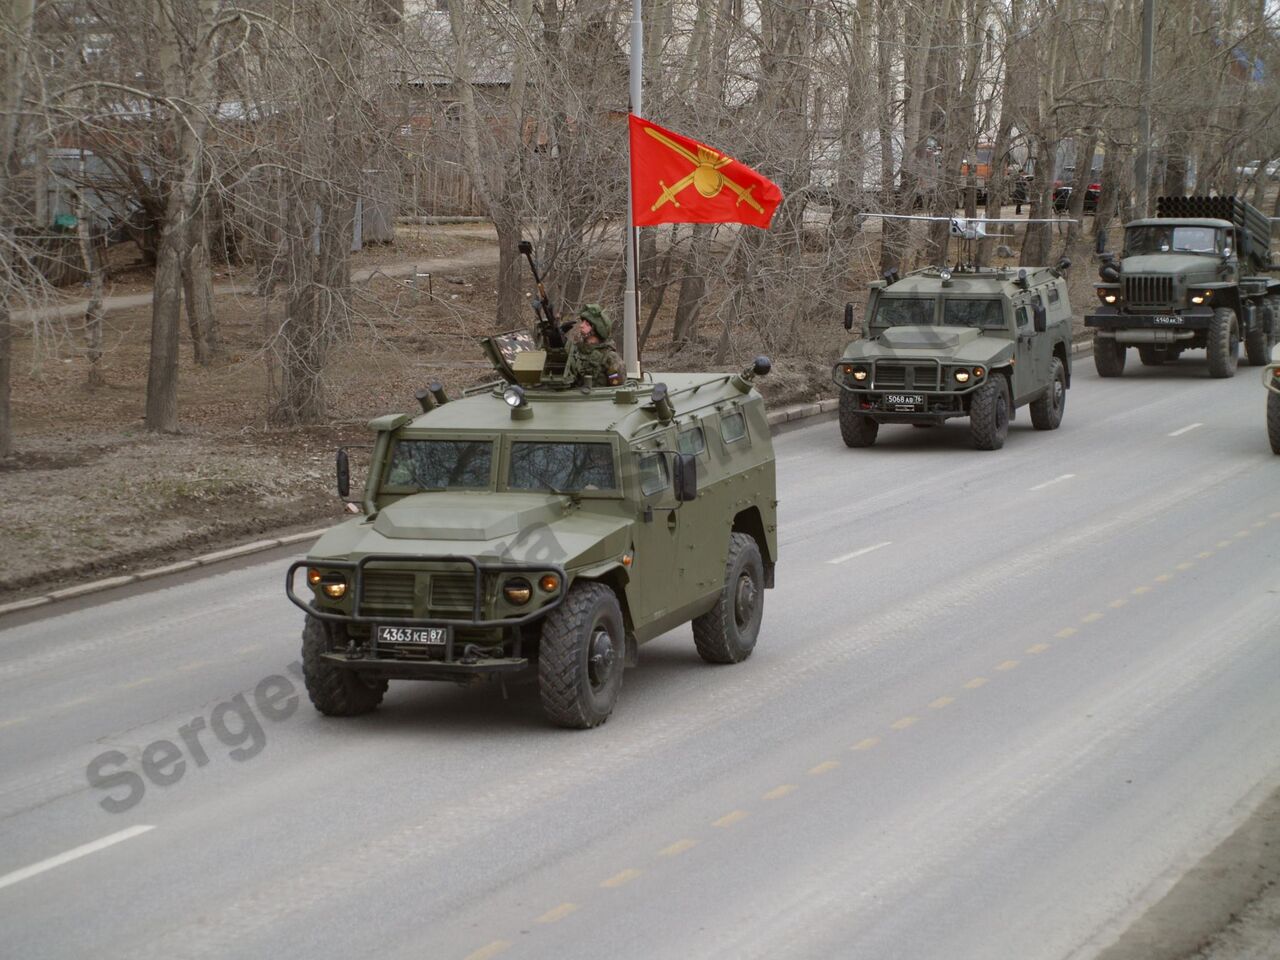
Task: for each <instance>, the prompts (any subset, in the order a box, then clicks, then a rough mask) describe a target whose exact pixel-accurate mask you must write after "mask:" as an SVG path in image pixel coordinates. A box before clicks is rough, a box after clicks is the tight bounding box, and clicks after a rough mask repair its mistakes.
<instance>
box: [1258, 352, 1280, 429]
mask: <svg viewBox="0 0 1280 960" xmlns="http://www.w3.org/2000/svg"><path fill="white" fill-rule="evenodd" d="M1262 382H1263V384H1265V385H1266V388H1267V439H1268V440H1269V441H1271V452H1272V453H1275V454H1280V345H1277V346H1274V347H1272V348H1271V362H1270V363H1269V364H1267V366H1266V368H1265V369H1264V370H1263V371H1262Z"/></svg>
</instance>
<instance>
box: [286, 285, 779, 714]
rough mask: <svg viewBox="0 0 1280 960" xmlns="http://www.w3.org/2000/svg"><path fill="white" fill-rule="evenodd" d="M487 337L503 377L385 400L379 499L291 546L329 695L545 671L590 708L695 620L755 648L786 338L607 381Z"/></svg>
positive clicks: (541, 351)
mask: <svg viewBox="0 0 1280 960" xmlns="http://www.w3.org/2000/svg"><path fill="white" fill-rule="evenodd" d="M539 285H540V286H541V284H539ZM544 297H545V295H544ZM550 315H551V311H550V309H549V307H548V310H547V318H549V317H550ZM547 318H544V319H547ZM549 337H550V334H548V338H549ZM484 347H485V350H486V352H487V353H488V354H489V357H490V360H491V361H492V362H493V363H494V366H495V368H496V369H497V371H498V374H499V377H498V379H497V380H495V381H493V382H490V383H487V384H483V385H480V386H477V387H475V388H474V389H471V390H468V391H466V392H465V393H464V394H463V396H461V397H459V398H456V399H450V398H449V397H448V395H447V394H446V392H445V391H444V390H443V389H442V388H441V387H440V386H439V385H438V384H437V385H433V387H432V388H431V389H429V390H422V391H419V393H418V399H419V403H420V404H421V406H422V411H421V412H420V413H417V414H416V415H410V414H392V415H387V416H383V417H379V418H377V419H375V420H373V421H372V422H371V424H370V426H371V428H372V430H373V433H374V444H373V452H372V455H371V456H372V459H371V463H370V465H369V468H368V475H367V479H366V480H365V484H364V491H363V495H362V496H361V497H360V498H359V499H358V500H357V501H355V507H354V509H356V510H358V512H359V514H360V515H359V516H357V517H353V518H351V519H350V520H348V521H347V522H345V523H342V524H340V525H338V526H337V527H335V528H333V529H332V530H329V531H328V532H327V533H325V534H324V535H323V536H322V537H321V538H320V540H319V541H318V542H317V543H316V544H315V546H314V547H312V548H311V550H310V551H309V553H308V555H307V557H306V559H304V560H302V561H299V562H298V563H295V564H293V565H292V566H291V567H290V568H289V572H288V576H287V583H286V590H287V593H288V596H289V598H290V600H292V601H293V602H294V603H295V604H297V605H298V606H299V607H301V608H302V609H303V610H304V611H305V612H306V614H307V619H306V625H305V628H304V630H303V646H302V652H303V674H304V678H305V681H306V687H307V692H308V693H309V694H310V697H311V701H312V703H314V704H315V706H316V708H317V709H319V710H320V712H322V713H325V714H328V715H331V716H351V715H355V714H362V713H366V712H368V711H371V710H373V709H375V708H376V707H377V706H378V704H379V703H380V702H381V701H382V698H383V695H384V693H385V691H386V689H387V685H388V681H389V680H393V679H406V680H450V681H456V682H459V683H470V682H473V681H496V682H500V683H503V682H505V681H507V680H509V679H513V678H516V677H519V676H521V675H531V676H535V677H536V679H537V683H538V689H539V694H540V697H541V702H542V708H543V711H544V713H545V714H546V716H547V717H548V718H549V719H550V720H551V721H553V722H554V723H556V724H559V725H562V726H565V727H575V728H587V727H594V726H597V725H598V724H601V723H604V722H605V720H607V719H608V717H609V715H610V713H611V712H612V710H613V708H614V704H615V702H616V700H617V698H618V691H619V688H620V686H621V683H622V671H623V667H624V666H633V665H635V664H636V663H637V660H638V653H639V647H640V646H641V645H642V644H644V643H645V642H647V641H649V640H652V639H654V638H655V637H657V636H659V635H661V634H663V633H665V632H667V631H668V630H671V629H672V628H674V627H677V626H679V625H681V624H683V623H686V622H689V621H692V622H693V636H694V643H695V645H696V647H697V650H698V653H699V654H700V655H701V657H702V659H703V660H706V661H708V662H710V663H738V662H740V661H742V660H745V659H746V658H747V657H749V656H750V655H751V652H752V650H753V649H754V647H755V644H756V639H757V635H758V633H759V630H760V623H761V618H762V616H763V612H764V596H763V593H764V590H766V589H767V588H770V587H772V586H773V582H774V567H775V564H776V563H777V558H778V539H777V500H776V494H775V471H774V455H773V445H772V440H771V438H770V433H769V425H768V422H767V420H766V416H765V414H766V411H765V404H764V400H763V399H762V397H761V395H760V393H759V392H758V391H757V390H756V389H755V387H754V381H755V379H756V378H757V377H760V376H763V375H765V374H766V373H768V372H769V362H768V360H767V359H765V358H763V357H760V358H757V360H756V362H755V363H754V364H753V365H752V366H751V367H749V368H748V369H746V370H745V371H743V372H741V373H737V374H717V373H672V374H663V375H662V379H661V381H660V382H654V381H653V380H652V379H645V380H643V381H636V380H628V381H626V382H625V383H623V384H620V385H616V386H600V385H595V384H592V383H590V382H589V381H587V382H583V381H582V380H581V379H580V378H578V377H575V376H574V375H573V372H572V371H573V368H574V363H573V355H572V348H571V346H570V347H565V346H564V345H563V344H561V345H559V346H549V345H548V343H547V342H545V341H544V342H543V343H542V344H541V345H539V344H537V343H535V342H534V341H533V340H532V338H531V337H529V335H527V334H523V333H516V334H512V335H509V336H505V337H495V338H487V339H486V340H485V341H484ZM338 487H339V493H340V494H341V495H342V496H343V497H344V498H348V497H349V492H350V465H349V460H348V459H347V457H346V454H345V452H340V453H339V458H338ZM303 574H305V583H306V586H305V587H304V588H300V587H299V586H297V584H296V581H297V580H299V579H303Z"/></svg>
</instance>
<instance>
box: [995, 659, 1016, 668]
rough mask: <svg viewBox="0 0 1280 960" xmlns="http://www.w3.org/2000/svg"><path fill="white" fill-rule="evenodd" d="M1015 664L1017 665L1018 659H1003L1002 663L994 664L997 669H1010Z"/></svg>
mask: <svg viewBox="0 0 1280 960" xmlns="http://www.w3.org/2000/svg"><path fill="white" fill-rule="evenodd" d="M1017 665H1018V661H1017V660H1005V661H1004V662H1003V663H997V664H996V669H997V670H1012V669H1013V668H1014V667H1016V666H1017Z"/></svg>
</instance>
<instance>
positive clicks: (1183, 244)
mask: <svg viewBox="0 0 1280 960" xmlns="http://www.w3.org/2000/svg"><path fill="white" fill-rule="evenodd" d="M1222 232H1223V231H1221V230H1218V229H1215V228H1214V227H1173V226H1170V227H1165V226H1147V227H1130V228H1129V229H1128V230H1127V231H1126V232H1125V237H1124V241H1125V250H1124V254H1125V256H1126V257H1132V256H1141V255H1142V254H1146V253H1213V254H1216V253H1217V252H1218V251H1219V250H1221V249H1222V248H1223V247H1224V246H1226V243H1225V241H1224V239H1223V237H1222Z"/></svg>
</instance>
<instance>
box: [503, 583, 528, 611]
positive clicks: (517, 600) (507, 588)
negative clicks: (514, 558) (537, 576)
mask: <svg viewBox="0 0 1280 960" xmlns="http://www.w3.org/2000/svg"><path fill="white" fill-rule="evenodd" d="M502 595H503V596H504V597H506V598H507V603H511V604H514V605H515V606H517V607H520V606H523V605H524V604H526V603H528V602H529V598H530V597H532V596H533V587H532V586H530V585H529V581H528V580H526V579H524V577H517V578H515V579H514V580H508V581H507V582H506V583H504V584H503V585H502Z"/></svg>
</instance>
